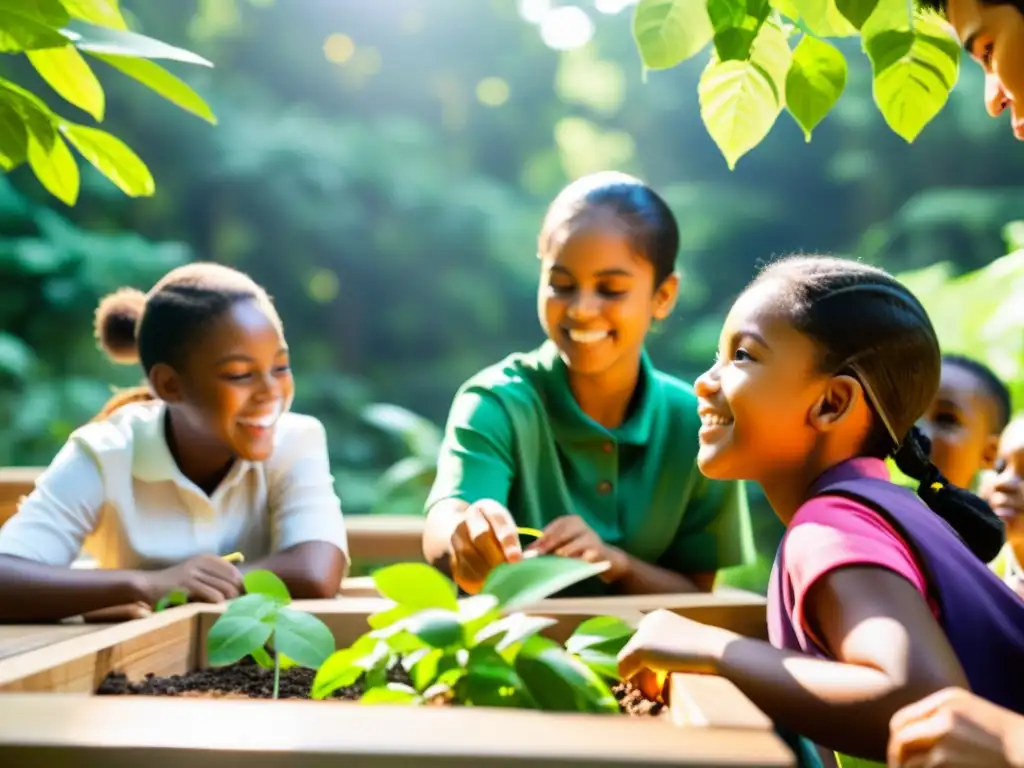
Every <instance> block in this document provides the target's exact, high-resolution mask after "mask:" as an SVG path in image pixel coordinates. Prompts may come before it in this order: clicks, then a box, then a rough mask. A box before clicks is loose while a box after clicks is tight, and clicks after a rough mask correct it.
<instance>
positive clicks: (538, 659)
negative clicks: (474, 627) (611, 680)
mask: <svg viewBox="0 0 1024 768" xmlns="http://www.w3.org/2000/svg"><path fill="white" fill-rule="evenodd" d="M515 670H516V672H517V673H518V674H519V676H520V677H521V678H522V679H523V682H524V683H525V684H526V689H527V690H528V691H529V693H530V695H531V696H532V697H533V698H534V700H535V701H536V702H537V704H538V705H539V708H540V709H544V710H547V711H550V712H594V713H600V712H618V711H619V705H618V702H617V701H616V700H615V697H614V696H613V695H612V692H611V690H610V689H609V688H608V686H607V685H606V684H605V682H604V681H603V680H602V679H601V678H600V677H598V675H597V674H596V673H595V672H594V671H593V670H591V669H590V668H589V667H587V666H586V665H585V664H584V663H583V662H581V661H580V660H579V659H577V658H575V657H573V656H571V655H569V654H567V653H566V652H565V651H564V650H562V649H561V648H559V647H558V644H557V643H555V642H553V641H551V640H548V639H547V638H544V637H538V636H534V637H531V638H530V639H529V640H527V641H526V643H524V645H523V648H522V650H521V651H520V652H519V655H518V656H517V657H516V661H515Z"/></svg>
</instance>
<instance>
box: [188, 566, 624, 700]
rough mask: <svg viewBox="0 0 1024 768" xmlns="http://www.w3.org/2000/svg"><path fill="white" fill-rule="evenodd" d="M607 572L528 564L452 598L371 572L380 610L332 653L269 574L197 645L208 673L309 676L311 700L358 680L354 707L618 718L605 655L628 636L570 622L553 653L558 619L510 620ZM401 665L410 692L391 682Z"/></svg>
mask: <svg viewBox="0 0 1024 768" xmlns="http://www.w3.org/2000/svg"><path fill="white" fill-rule="evenodd" d="M607 567H608V566H607V563H598V564H590V563H584V562H582V561H580V560H571V559H566V558H561V557H550V556H547V557H537V558H532V559H527V560H522V561H520V562H519V563H515V564H508V563H506V564H504V565H501V566H499V567H498V568H495V569H494V571H492V572H491V574H490V575H489V576H488V578H487V580H486V582H485V583H484V587H483V590H482V591H481V593H480V594H478V595H474V596H472V597H464V598H459V597H458V590H457V589H456V586H455V584H454V583H453V582H452V581H451V580H450V579H449V578H448V577H446V576H444V575H443V574H441V573H440V572H439V571H437V570H435V569H433V568H431V567H430V566H428V565H425V564H423V563H399V564H397V565H391V566H388V567H386V568H382V569H381V570H378V571H376V572H375V573H374V574H373V581H374V584H375V585H376V586H377V589H378V590H379V591H380V593H381V594H382V595H383V596H384V597H385V598H388V599H389V600H390V601H391V605H390V606H389V607H388V608H386V609H384V610H382V611H379V612H377V613H375V614H373V615H372V616H370V618H369V625H370V630H369V631H368V632H367V633H366V634H365V635H363V636H362V637H360V638H359V639H358V640H356V641H355V642H354V643H352V645H351V646H349V647H348V648H344V649H342V650H337V651H336V650H335V641H334V637H333V635H332V634H331V632H330V630H329V629H328V628H327V627H326V626H325V625H324V624H323V622H321V621H320V620H319V619H317V618H316V617H314V616H312V615H310V614H307V613H303V612H301V611H296V610H294V609H291V608H288V607H287V606H288V604H289V603H290V602H291V598H290V596H289V594H288V589H287V587H285V585H284V584H283V583H282V582H281V581H280V579H278V578H277V577H276V576H274V575H273V574H272V573H270V572H268V571H251V572H249V573H248V574H246V576H245V589H246V595H244V596H243V597H240V598H237V599H236V600H232V601H231V603H230V604H229V605H228V607H227V609H226V610H225V611H224V613H223V614H221V616H220V617H218V619H217V621H216V622H214V624H213V626H212V627H211V628H210V632H209V634H208V635H207V638H206V648H207V654H208V657H209V660H210V664H211V666H214V667H218V666H225V665H228V664H234V663H236V662H237V661H239V660H241V659H243V658H245V657H246V656H251V657H252V658H253V660H255V661H256V662H257V663H258V664H260V665H261V666H263V667H265V668H267V669H273V670H274V692H273V697H274V698H277V692H278V684H279V680H280V672H281V669H284V668H287V667H289V666H294V665H296V664H298V665H301V666H303V667H307V668H309V669H315V670H317V674H316V677H315V679H314V681H313V687H312V690H311V692H310V693H311V697H312V698H314V699H324V698H327V697H329V696H330V695H331V694H333V693H335V692H337V691H338V690H339V689H342V688H348V687H349V686H352V685H354V684H355V683H357V682H359V681H361V682H362V684H363V694H362V696H361V698H360V701H361V702H362V703H364V704H421V703H424V702H428V701H432V700H434V699H437V698H444V699H451V700H454V701H456V702H457V703H459V704H465V705H474V706H498V707H516V708H526V709H542V710H546V711H554V712H592V713H602V712H617V711H618V703H617V701H616V699H615V697H614V696H613V695H612V692H611V690H610V688H609V685H610V684H613V683H615V682H617V681H618V679H619V676H618V671H617V663H616V655H617V654H618V652H619V651H620V650H621V649H622V647H623V645H625V643H626V642H627V641H628V639H629V637H630V636H631V635H632V634H633V628H632V627H630V626H629V625H628V624H626V623H625V622H623V621H622V620H621V619H617V618H614V617H609V616H597V617H594V618H591V619H588V620H586V621H584V622H583V623H581V624H580V625H579V626H578V627H577V628H576V630H575V632H574V633H573V635H572V636H571V637H570V638H569V639H568V640H567V641H566V643H565V644H564V645H560V644H559V643H556V642H555V641H554V640H551V639H549V638H547V637H544V636H543V635H542V634H541V633H542V632H543V631H544V630H546V629H548V628H550V627H552V626H553V625H555V624H557V620H556V619H553V618H549V617H545V616H539V615H536V614H533V613H525V612H523V611H521V610H518V609H522V608H526V607H528V606H530V605H533V604H535V603H537V602H538V601H540V600H543V599H544V598H547V597H550V596H551V595H553V594H555V593H557V592H559V591H561V590H562V589H564V588H565V587H568V586H570V585H572V584H575V583H577V582H579V581H582V580H584V579H587V578H592V577H593V576H595V575H597V574H598V573H600V572H601V571H603V570H605V569H606V568H607ZM397 667H401V668H402V669H403V670H404V672H405V677H407V679H408V681H409V682H399V681H396V680H394V679H392V678H393V672H394V670H395V669H396V668H397Z"/></svg>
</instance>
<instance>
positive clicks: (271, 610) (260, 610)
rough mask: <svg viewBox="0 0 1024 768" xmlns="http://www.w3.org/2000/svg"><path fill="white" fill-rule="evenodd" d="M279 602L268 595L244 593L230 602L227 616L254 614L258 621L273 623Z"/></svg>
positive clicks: (226, 611)
mask: <svg viewBox="0 0 1024 768" xmlns="http://www.w3.org/2000/svg"><path fill="white" fill-rule="evenodd" d="M278 607H279V604H278V603H277V601H275V600H274V599H273V598H270V597H267V596H266V595H259V594H253V595H242V596H241V597H236V598H235V599H234V600H232V601H231V602H230V603H228V607H227V609H226V610H225V611H224V615H225V616H252V617H253V618H254V619H256V620H257V621H262V622H266V623H273V621H274V618H275V616H276V614H277V609H278Z"/></svg>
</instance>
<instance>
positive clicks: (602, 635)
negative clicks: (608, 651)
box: [565, 616, 635, 653]
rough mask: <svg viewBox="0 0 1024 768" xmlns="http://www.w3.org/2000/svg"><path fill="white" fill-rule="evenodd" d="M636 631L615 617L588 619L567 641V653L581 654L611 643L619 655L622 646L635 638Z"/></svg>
mask: <svg viewBox="0 0 1024 768" xmlns="http://www.w3.org/2000/svg"><path fill="white" fill-rule="evenodd" d="M634 632H635V630H634V629H633V628H632V627H631V626H629V624H627V623H626V622H624V621H623V620H622V619H619V618H616V617H614V616H595V617H594V618H592V619H587V620H586V621H584V622H583V623H582V624H580V625H579V626H578V627H576V631H575V632H573V633H572V637H570V638H569V639H568V640H566V641H565V650H566V652H567V653H580V652H581V651H583V650H584V649H586V648H592V647H594V646H602V647H604V646H605V644H608V643H610V644H611V647H614V646H615V645H617V646H618V647H615V649H614V651H613V652H614V653H618V652H619V650H621V649H622V646H624V645H625V644H626V642H627V641H628V640H629V638H631V637H632V636H633V633H634Z"/></svg>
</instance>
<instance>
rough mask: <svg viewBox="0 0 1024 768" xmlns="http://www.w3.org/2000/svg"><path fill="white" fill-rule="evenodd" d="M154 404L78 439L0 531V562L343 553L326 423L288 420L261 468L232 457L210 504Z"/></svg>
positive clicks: (151, 565)
mask: <svg viewBox="0 0 1024 768" xmlns="http://www.w3.org/2000/svg"><path fill="white" fill-rule="evenodd" d="M165 411H166V406H165V404H164V403H162V402H153V403H133V404H130V405H126V406H124V407H122V408H120V409H118V410H117V411H115V412H114V413H113V414H112V415H111V416H110V417H109V418H108V419H107V420H105V421H100V422H94V423H91V424H86V425H85V426H83V427H81V428H79V429H78V430H76V431H75V432H74V433H73V434H72V435H71V437H70V438H69V439H68V442H67V443H66V444H65V445H64V447H63V448H62V449H61V450H60V452H59V453H58V454H57V456H56V458H55V459H54V460H53V463H51V464H50V466H49V467H48V468H47V469H46V471H44V472H43V473H42V474H41V475H40V476H39V479H38V480H37V481H36V487H35V490H33V491H32V493H31V494H29V496H28V497H27V498H26V499H25V501H24V502H23V503H22V504H21V507H20V509H19V510H18V512H17V513H16V514H15V515H14V516H13V517H12V518H11V519H10V520H8V521H7V523H6V524H5V525H4V526H3V527H2V528H0V554H5V555H15V556H17V557H23V558H27V559H30V560H35V561H37V562H41V563H48V564H50V565H63V566H68V565H71V563H72V562H73V561H74V560H75V559H76V558H77V557H78V556H79V553H80V552H82V551H83V550H84V551H85V552H87V553H88V554H89V555H91V556H92V557H93V558H95V559H96V561H97V563H98V565H99V567H101V568H128V569H142V570H149V569H156V568H166V567H169V566H171V565H175V564H177V563H181V562H184V561H185V560H188V559H189V558H191V557H195V556H196V555H200V554H217V555H225V554H228V553H231V552H241V553H242V554H243V555H245V559H246V561H248V562H253V561H255V560H259V559H260V558H263V557H266V556H267V555H268V554H270V553H271V552H277V551H280V550H282V549H287V548H288V547H292V546H295V545H296V544H300V543H303V542H307V541H327V542H330V543H332V544H334V545H335V546H337V547H339V548H340V549H341V550H342V551H343V552H345V553H346V554H347V553H348V537H347V535H346V532H345V524H344V521H343V519H342V515H341V503H340V501H339V500H338V496H337V494H336V493H335V491H334V479H333V477H332V476H331V469H330V463H329V460H328V455H327V435H326V432H325V430H324V427H323V425H322V424H321V423H320V422H319V421H318V420H317V419H315V418H313V417H311V416H303V415H300V414H296V413H291V412H286V413H284V414H282V416H281V418H280V419H279V420H278V422H277V429H276V432H275V435H274V451H273V453H272V454H271V456H270V458H269V459H267V460H266V461H265V462H259V463H257V462H249V461H243V460H238V461H236V462H235V464H234V466H233V467H232V468H231V470H230V471H229V472H228V474H227V477H225V478H224V480H223V481H222V482H221V484H220V485H219V486H218V487H217V489H216V490H215V491H214V492H213V495H212V496H207V495H206V494H205V493H204V492H203V491H202V490H200V489H199V487H198V486H197V485H195V483H193V482H192V481H191V480H189V479H188V478H186V477H185V476H184V475H183V474H182V473H181V470H179V469H178V465H177V464H176V463H175V461H174V458H173V457H172V456H171V451H170V449H169V448H168V446H167V440H166V438H165V436H164V414H165Z"/></svg>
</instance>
